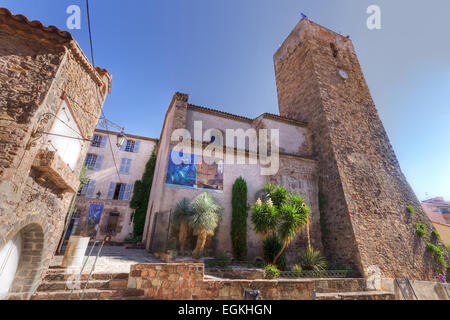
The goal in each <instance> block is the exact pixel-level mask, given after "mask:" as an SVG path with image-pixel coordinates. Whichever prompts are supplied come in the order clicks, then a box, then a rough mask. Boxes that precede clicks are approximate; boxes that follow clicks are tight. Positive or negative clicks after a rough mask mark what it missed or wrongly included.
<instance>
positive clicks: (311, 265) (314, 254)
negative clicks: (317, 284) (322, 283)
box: [299, 248, 327, 271]
mask: <svg viewBox="0 0 450 320" xmlns="http://www.w3.org/2000/svg"><path fill="white" fill-rule="evenodd" d="M299 262H300V265H301V266H302V268H303V270H313V271H324V270H326V269H327V262H326V260H325V258H324V257H323V256H322V255H321V253H320V251H319V250H314V248H307V249H306V250H305V251H303V252H302V253H301V254H300V259H299Z"/></svg>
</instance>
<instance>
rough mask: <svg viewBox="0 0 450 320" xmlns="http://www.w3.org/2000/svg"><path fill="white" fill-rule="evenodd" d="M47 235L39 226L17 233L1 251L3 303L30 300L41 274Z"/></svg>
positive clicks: (0, 293)
mask: <svg viewBox="0 0 450 320" xmlns="http://www.w3.org/2000/svg"><path fill="white" fill-rule="evenodd" d="M43 249H44V233H43V230H42V227H41V226H40V225H38V224H35V223H33V224H29V225H27V226H25V227H24V228H22V229H21V230H20V231H19V232H16V233H15V234H14V235H13V236H11V237H10V239H9V240H7V242H6V244H5V245H4V246H3V247H2V248H0V272H1V271H3V272H2V273H0V282H1V283H0V286H2V289H1V290H0V299H8V297H9V296H12V297H14V298H21V299H28V298H29V297H30V295H31V294H32V293H33V292H34V291H35V289H36V286H37V285H38V281H37V280H38V279H39V276H40V274H41V270H42V262H43V255H42V253H43Z"/></svg>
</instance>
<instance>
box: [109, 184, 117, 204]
mask: <svg viewBox="0 0 450 320" xmlns="http://www.w3.org/2000/svg"><path fill="white" fill-rule="evenodd" d="M115 190H116V183H115V182H111V183H110V184H109V191H108V196H107V199H109V200H111V199H112V198H113V197H114V191H115Z"/></svg>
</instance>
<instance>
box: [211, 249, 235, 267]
mask: <svg viewBox="0 0 450 320" xmlns="http://www.w3.org/2000/svg"><path fill="white" fill-rule="evenodd" d="M214 264H215V265H216V266H217V267H219V268H226V267H228V266H229V265H230V264H231V260H230V258H229V257H228V255H227V254H226V253H223V252H219V253H218V254H217V255H216V257H215V259H214Z"/></svg>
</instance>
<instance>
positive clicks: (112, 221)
mask: <svg viewBox="0 0 450 320" xmlns="http://www.w3.org/2000/svg"><path fill="white" fill-rule="evenodd" d="M119 216H120V213H118V212H111V213H110V214H109V217H108V224H107V225H106V230H105V233H106V234H108V233H110V232H112V233H116V231H117V230H116V229H117V225H118V223H119Z"/></svg>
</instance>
